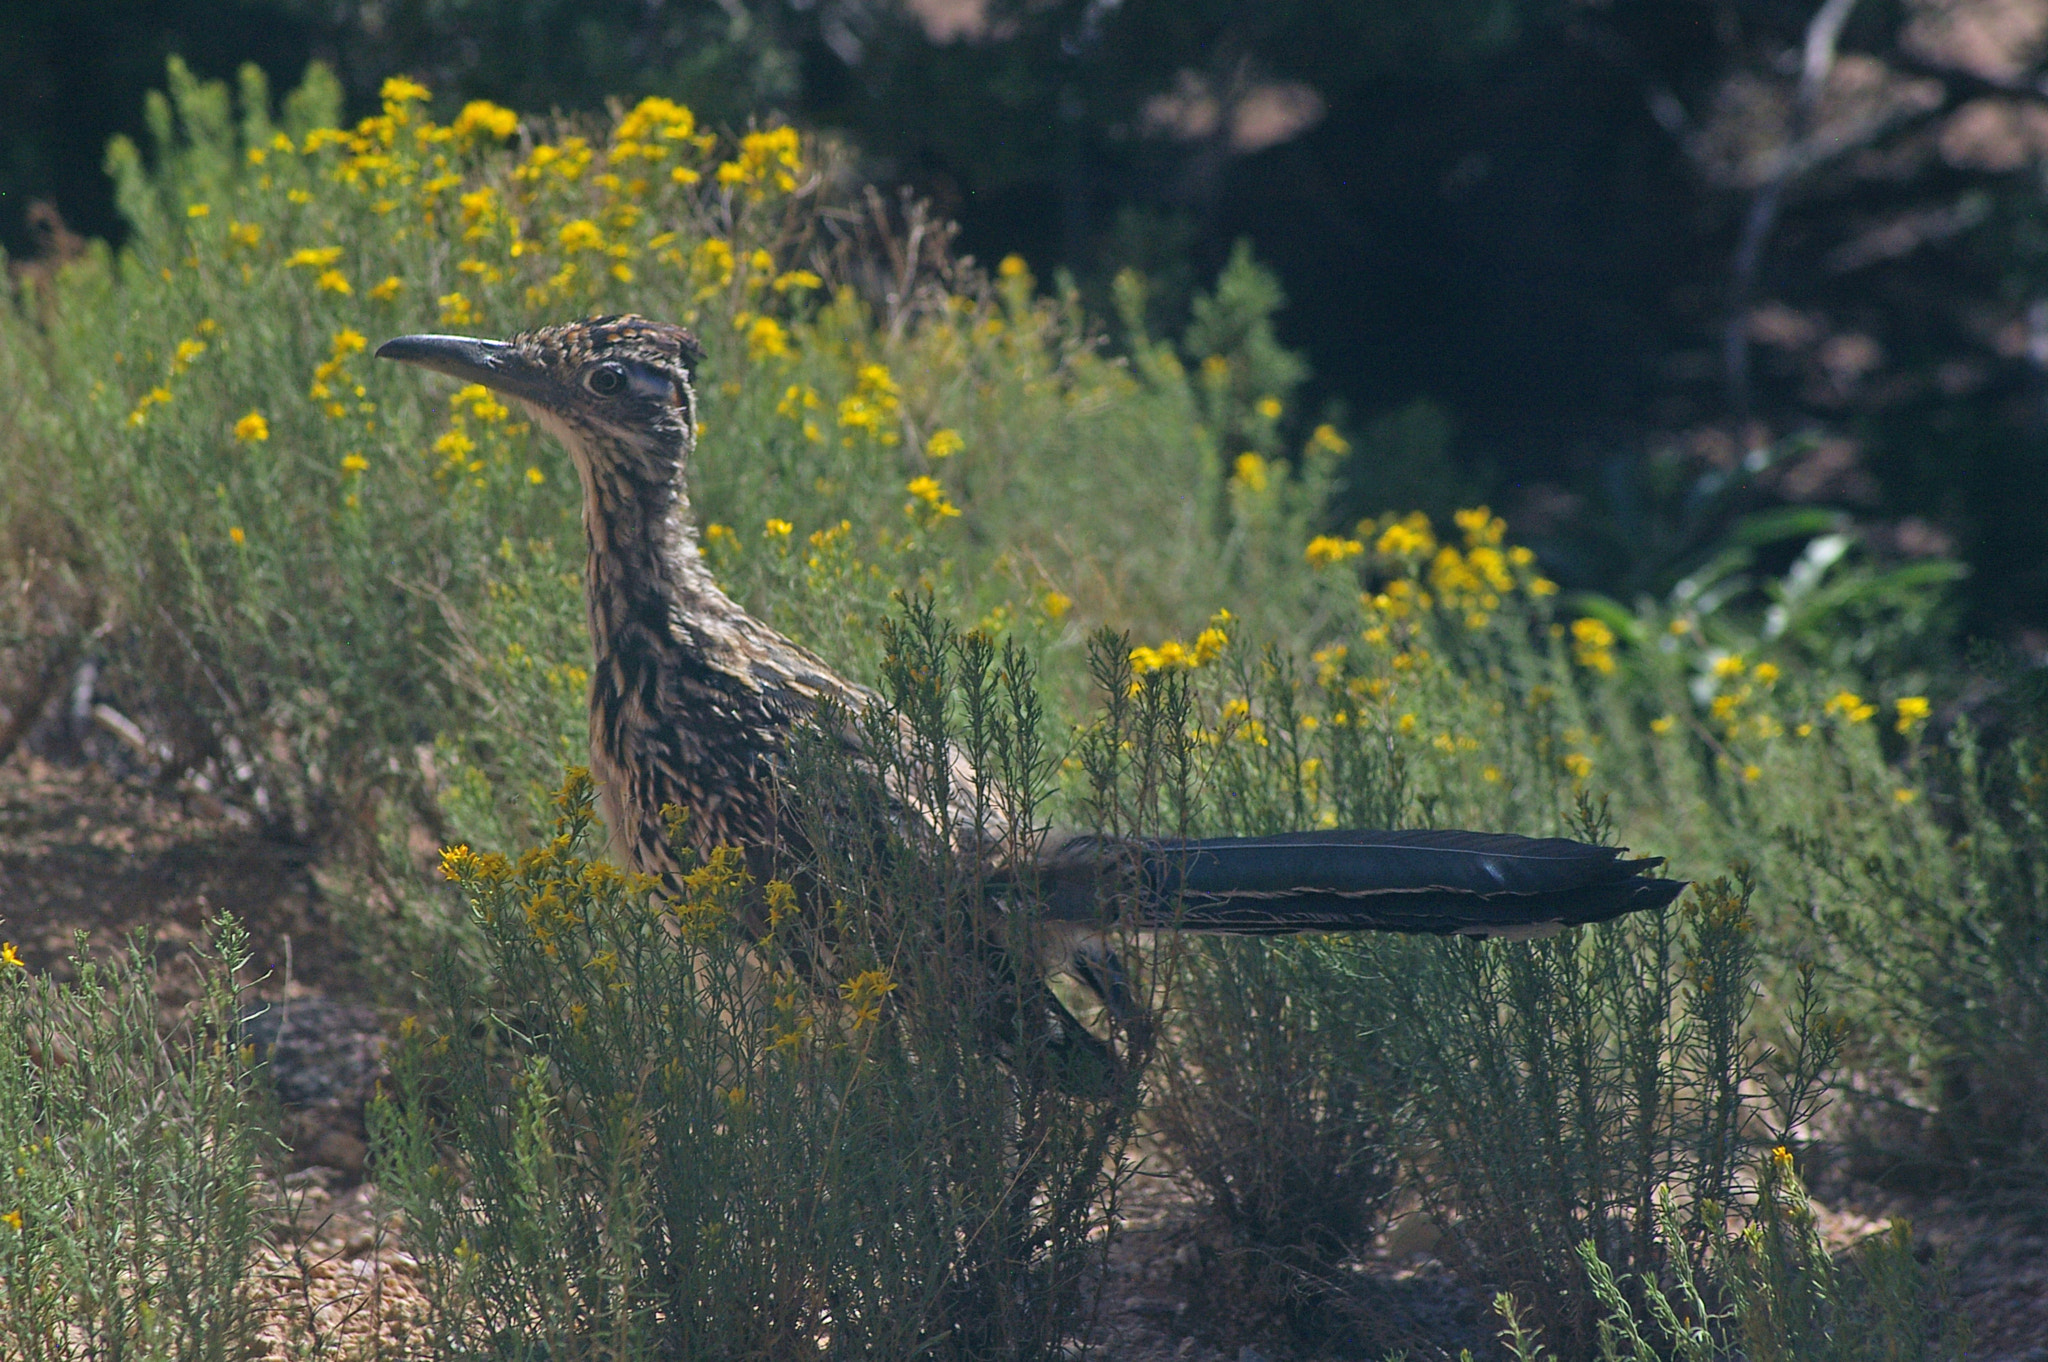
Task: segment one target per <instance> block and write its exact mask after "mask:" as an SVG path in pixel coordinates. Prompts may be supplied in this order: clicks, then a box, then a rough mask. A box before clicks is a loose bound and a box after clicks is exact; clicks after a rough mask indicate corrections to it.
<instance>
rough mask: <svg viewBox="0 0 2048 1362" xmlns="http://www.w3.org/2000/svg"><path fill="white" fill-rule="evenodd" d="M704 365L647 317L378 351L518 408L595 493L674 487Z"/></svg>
mask: <svg viewBox="0 0 2048 1362" xmlns="http://www.w3.org/2000/svg"><path fill="white" fill-rule="evenodd" d="M703 356H704V352H703V349H702V348H701V347H700V346H699V345H698V344H697V338H696V337H695V336H693V335H691V334H690V333H689V332H688V331H686V330H684V329H683V328H682V327H680V326H670V325H669V324H667V323H666V322H651V321H648V320H647V319H646V318H645V317H633V316H624V317H593V318H591V319H589V320H588V321H580V322H568V323H565V324H563V325H560V326H547V327H542V328H541V329H540V330H538V331H527V332H524V333H522V334H520V335H517V336H514V337H513V338H512V339H511V340H509V341H492V340H476V339H472V338H471V337H468V336H400V337H398V338H397V339H396V340H388V341H386V342H384V344H382V345H380V346H378V347H377V357H378V358H379V359H396V360H403V361H404V362H406V363H408V364H417V365H419V366H421V367H422V368H426V369H433V370H435V371H437V372H439V373H444V374H447V375H449V376H450V377H452V378H456V379H460V380H461V381H462V382H465V383H481V384H483V385H484V386H485V387H487V388H491V389H493V390H495V391H497V392H501V393H504V394H505V395H506V396H508V397H512V398H516V399H518V400H519V401H520V402H521V403H522V404H523V405H524V406H525V407H526V409H527V410H528V411H530V412H531V413H532V414H533V417H534V419H535V420H536V421H538V422H539V423H540V424H541V426H542V427H543V428H544V429H546V430H547V431H548V432H549V433H550V434H552V435H554V436H555V438H556V439H558V440H560V441H561V442H562V444H563V446H564V447H566V448H567V449H568V451H569V453H570V455H571V456H572V457H573V458H574V459H575V460H576V463H577V471H578V472H579V473H580V474H581V475H582V476H583V479H584V482H585V486H586V489H588V490H592V491H595V490H596V489H597V488H600V487H604V486H606V485H608V484H610V483H611V482H613V481H614V480H615V479H617V478H620V477H625V478H629V479H632V480H635V481H640V482H664V483H665V482H667V481H669V480H672V479H673V478H674V476H675V474H676V471H677V469H678V468H680V466H681V465H682V463H683V461H684V460H685V459H687V458H688V457H689V454H690V450H691V448H692V446H693V445H694V444H695V439H696V426H697V404H696V395H695V393H694V391H693V390H692V388H691V386H690V376H691V373H692V371H694V370H695V368H696V367H697V364H698V361H700V360H701V359H702V358H703Z"/></svg>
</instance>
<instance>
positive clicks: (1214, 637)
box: [1193, 624, 1230, 667]
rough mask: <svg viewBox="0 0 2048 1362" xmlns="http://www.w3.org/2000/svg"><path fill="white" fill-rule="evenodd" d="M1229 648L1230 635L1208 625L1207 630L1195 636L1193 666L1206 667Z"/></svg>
mask: <svg viewBox="0 0 2048 1362" xmlns="http://www.w3.org/2000/svg"><path fill="white" fill-rule="evenodd" d="M1229 646H1230V635H1228V634H1226V633H1224V632H1223V631H1222V630H1221V629H1218V628H1217V627H1216V626H1215V625H1213V624H1212V625H1210V626H1209V627H1208V628H1207V629H1204V630H1203V631H1202V632H1201V633H1199V634H1196V635H1195V652H1194V662H1193V665H1194V666H1197V667H1206V666H1208V665H1209V664H1210V663H1211V662H1214V661H1215V660H1216V659H1217V658H1219V657H1221V656H1222V655H1223V650H1224V649H1225V648H1228V647H1229Z"/></svg>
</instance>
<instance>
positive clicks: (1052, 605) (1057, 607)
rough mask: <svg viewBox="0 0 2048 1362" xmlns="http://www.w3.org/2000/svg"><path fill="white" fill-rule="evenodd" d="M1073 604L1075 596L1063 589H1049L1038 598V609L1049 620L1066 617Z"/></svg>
mask: <svg viewBox="0 0 2048 1362" xmlns="http://www.w3.org/2000/svg"><path fill="white" fill-rule="evenodd" d="M1073 604H1074V598H1073V597H1071V596H1069V595H1067V594H1066V593H1065V592H1061V591H1048V592H1046V593H1045V594H1044V595H1043V596H1040V597H1039V598H1038V609H1039V611H1040V612H1041V613H1042V614H1044V616H1045V617H1046V618H1047V619H1049V620H1056V619H1060V618H1062V617H1064V616H1065V615H1066V613H1067V611H1068V610H1070V609H1072V608H1073Z"/></svg>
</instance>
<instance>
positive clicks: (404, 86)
mask: <svg viewBox="0 0 2048 1362" xmlns="http://www.w3.org/2000/svg"><path fill="white" fill-rule="evenodd" d="M433 97H434V92H433V91H431V90H429V89H428V88H427V87H426V86H424V85H422V84H420V83H419V82H418V81H416V80H409V79H407V78H406V77H404V76H392V77H390V78H389V79H387V80H386V81H385V82H384V85H383V87H382V88H381V89H379V90H378V91H377V98H379V99H381V100H383V101H384V102H385V103H386V104H398V105H405V104H415V103H419V102H420V101H423V100H428V99H432V98H433Z"/></svg>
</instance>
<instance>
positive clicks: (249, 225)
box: [228, 220, 263, 246]
mask: <svg viewBox="0 0 2048 1362" xmlns="http://www.w3.org/2000/svg"><path fill="white" fill-rule="evenodd" d="M228 240H229V241H231V242H233V243H234V244H235V245H237V246H254V245H255V244H256V243H257V242H259V241H261V240H263V228H262V227H260V226H258V225H257V224H256V223H253V222H235V221H233V220H230V221H229V222H228Z"/></svg>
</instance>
